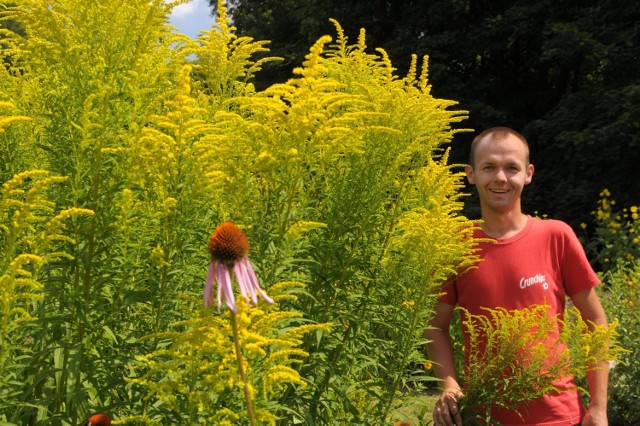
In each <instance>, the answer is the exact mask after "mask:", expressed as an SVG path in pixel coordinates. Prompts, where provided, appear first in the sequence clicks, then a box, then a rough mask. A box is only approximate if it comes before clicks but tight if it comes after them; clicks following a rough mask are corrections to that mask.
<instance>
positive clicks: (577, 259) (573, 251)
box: [561, 223, 600, 297]
mask: <svg viewBox="0 0 640 426" xmlns="http://www.w3.org/2000/svg"><path fill="white" fill-rule="evenodd" d="M562 228H563V229H562V231H563V232H562V241H563V249H564V250H563V256H562V264H561V271H562V281H563V283H564V287H565V291H566V293H567V296H569V297H571V296H573V295H575V294H577V293H580V292H581V291H585V290H589V289H591V288H593V287H595V286H597V285H598V284H600V278H599V277H598V275H597V274H596V273H595V271H594V270H593V268H592V267H591V264H590V263H589V260H588V259H587V255H586V253H585V251H584V248H583V247H582V244H581V243H580V240H578V237H577V236H576V234H575V232H573V229H571V227H570V226H569V225H567V224H564V223H563V224H562Z"/></svg>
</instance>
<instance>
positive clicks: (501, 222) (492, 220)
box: [481, 211, 527, 238]
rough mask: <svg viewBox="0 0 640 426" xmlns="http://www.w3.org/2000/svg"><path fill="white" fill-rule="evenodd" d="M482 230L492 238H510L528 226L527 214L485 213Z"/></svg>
mask: <svg viewBox="0 0 640 426" xmlns="http://www.w3.org/2000/svg"><path fill="white" fill-rule="evenodd" d="M482 221H483V222H482V225H481V227H482V230H483V231H484V233H485V234H487V235H489V236H490V237H492V238H509V237H513V236H514V235H516V234H517V233H518V232H520V231H522V230H523V229H524V227H525V226H527V216H526V215H524V214H523V213H522V212H517V213H516V212H513V211H512V212H509V213H505V214H483V215H482Z"/></svg>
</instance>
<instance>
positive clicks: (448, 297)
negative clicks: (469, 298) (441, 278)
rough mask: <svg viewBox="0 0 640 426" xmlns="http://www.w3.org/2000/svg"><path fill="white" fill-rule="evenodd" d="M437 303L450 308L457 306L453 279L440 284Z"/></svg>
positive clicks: (456, 293) (456, 294)
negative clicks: (450, 306)
mask: <svg viewBox="0 0 640 426" xmlns="http://www.w3.org/2000/svg"><path fill="white" fill-rule="evenodd" d="M438 301H439V302H444V303H447V304H449V305H452V306H455V305H456V304H458V292H457V291H456V280H455V278H451V279H450V280H448V281H446V282H445V283H444V284H442V288H441V292H440V296H439V297H438Z"/></svg>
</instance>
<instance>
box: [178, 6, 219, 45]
mask: <svg viewBox="0 0 640 426" xmlns="http://www.w3.org/2000/svg"><path fill="white" fill-rule="evenodd" d="M169 22H170V23H171V25H173V26H174V27H176V28H178V31H180V32H181V33H183V34H186V35H188V36H189V37H191V38H197V37H198V35H199V34H200V31H202V30H209V29H211V25H213V22H214V18H213V16H211V8H210V7H209V1H208V0H191V1H190V2H188V3H184V4H181V5H178V6H176V7H175V8H174V9H173V13H172V14H171V17H170V18H169Z"/></svg>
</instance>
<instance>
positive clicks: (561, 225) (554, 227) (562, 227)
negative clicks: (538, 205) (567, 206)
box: [532, 218, 574, 234]
mask: <svg viewBox="0 0 640 426" xmlns="http://www.w3.org/2000/svg"><path fill="white" fill-rule="evenodd" d="M532 220H533V222H534V226H535V227H536V228H537V229H536V230H537V231H538V232H540V231H544V232H550V233H553V234H574V231H573V228H571V226H570V225H569V224H568V223H566V222H564V221H562V220H558V219H541V218H532Z"/></svg>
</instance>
